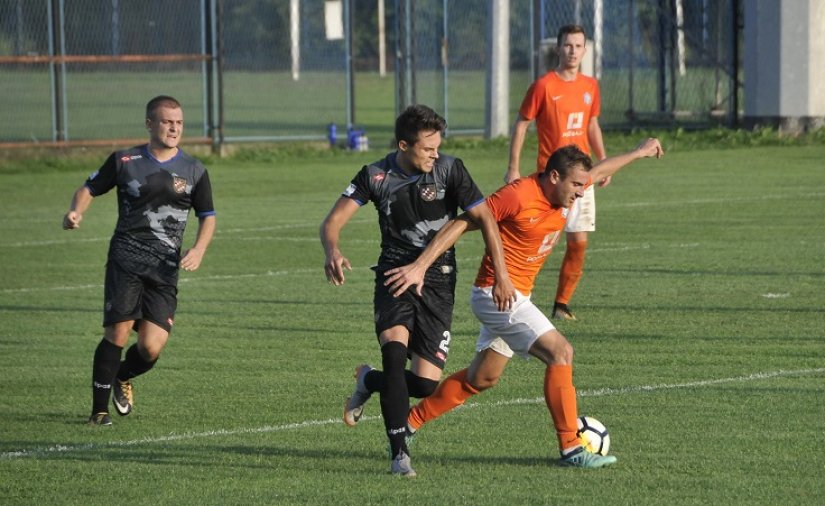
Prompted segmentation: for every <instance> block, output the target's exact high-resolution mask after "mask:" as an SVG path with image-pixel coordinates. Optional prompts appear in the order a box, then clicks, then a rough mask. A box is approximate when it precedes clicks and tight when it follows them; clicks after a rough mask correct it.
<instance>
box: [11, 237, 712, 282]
mask: <svg viewBox="0 0 825 506" xmlns="http://www.w3.org/2000/svg"><path fill="white" fill-rule="evenodd" d="M294 240H299V239H297V238H296V239H294ZM312 240H313V241H317V239H312ZM375 242H378V241H375ZM698 246H699V243H686V244H671V245H666V246H662V248H676V249H683V248H696V247H698ZM651 248H653V246H652V245H650V244H640V245H637V246H622V247H615V248H593V249H588V250H587V251H588V253H591V254H592V253H606V252H616V251H633V250H642V249H651ZM471 262H472V264H474V265H475V264H476V263H477V262H478V259H476V258H473V259H472V260H468V259H466V258H465V259H459V261H458V264H459V265H468V264H469V263H471ZM368 268H369V267H368V266H365V267H354V268H353V270H363V269H368ZM313 272H318V273H319V276H320V275H323V268H322V267H318V268H317V269H315V268H302V269H290V270H280V271H266V272H263V273H260V272H256V273H247V274H225V275H215V276H198V277H193V278H180V280H179V281H178V282H179V283H194V282H199V281H214V280H217V279H225V280H233V279H248V278H265V277H273V276H289V275H292V274H312V273H313ZM319 279H320V278H319ZM102 287H103V284H94V285H67V286H37V287H24V288H3V289H0V294H11V293H30V292H51V291H57V292H59V291H72V290H91V289H99V288H102Z"/></svg>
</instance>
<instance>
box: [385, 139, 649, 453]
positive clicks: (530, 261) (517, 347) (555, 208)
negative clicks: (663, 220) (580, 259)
mask: <svg viewBox="0 0 825 506" xmlns="http://www.w3.org/2000/svg"><path fill="white" fill-rule="evenodd" d="M662 154H663V151H662V146H661V145H660V144H659V141H658V140H656V139H648V140H646V141H644V142H642V143H641V144H640V145H639V146H638V147H637V148H636V149H635V150H633V151H631V152H629V153H625V154H623V155H619V156H615V157H612V158H607V159H605V160H603V161H602V162H601V163H599V164H598V165H596V166H595V167H592V170H591V164H592V161H591V158H590V156H588V155H586V154H585V153H583V152H582V151H581V150H579V149H578V148H577V147H575V146H565V147H563V148H560V149H558V150H556V151H555V152H554V153H553V155H552V156H551V157H550V159H549V161H548V163H547V169H546V170H545V171H544V172H542V173H539V174H533V175H532V176H529V177H525V178H521V179H519V180H517V181H516V182H514V183H512V184H509V185H507V186H504V187H503V188H500V189H499V190H498V191H496V192H495V193H494V194H492V195H491V196H489V197H488V198H487V207H489V208H490V211H491V212H492V213H493V216H494V217H495V219H496V221H497V222H498V227H499V233H500V235H501V240H502V246H503V248H504V260H505V263H506V264H507V272H508V274H509V275H510V280H511V281H512V283H513V285H514V286H515V287H516V290H517V292H516V302H515V303H514V304H513V305H512V307H511V308H510V309H509V310H505V311H501V310H499V308H498V307H497V306H496V304H495V302H494V300H493V294H492V288H493V284H494V279H495V278H494V277H493V273H494V270H493V268H492V263H491V257H490V255H489V254H486V255H485V256H484V258H483V259H482V261H481V267H480V268H479V271H478V276H477V277H476V280H475V286H473V289H472V295H471V306H472V309H473V312H474V313H475V315H476V317H477V318H478V319H479V321H480V322H481V330H480V332H479V336H478V341H477V342H476V356H475V358H474V359H473V361H472V363H471V364H470V366H469V367H468V368H466V369H462V370H461V371H458V372H457V373H455V374H453V375H451V376H450V377H448V378H447V379H445V380H444V381H443V382H441V384H439V386H438V388H437V389H436V391H435V392H434V393H433V394H432V395H430V396H429V397H427V398H425V399H423V400H421V401H420V402H419V403H418V404H417V405H416V406H414V407H413V408H412V409H411V410H410V414H409V417H408V418H407V433H408V434H412V433H414V432H415V431H416V430H418V429H419V428H420V427H421V426H422V425H423V424H424V423H426V422H428V421H430V420H432V419H434V418H437V417H439V416H441V415H442V414H444V413H446V412H448V411H450V410H452V409H453V408H455V407H457V406H459V405H461V404H463V403H464V402H465V401H466V400H467V399H468V398H470V397H471V396H473V395H475V394H477V393H479V392H481V391H483V390H486V389H488V388H491V387H493V386H494V385H495V384H496V383H497V382H498V380H499V378H500V377H501V375H502V374H503V373H504V368H505V367H506V365H507V363H508V362H509V360H510V358H512V357H513V355H514V354H518V355H520V356H522V357H525V358H526V357H529V356H530V355H532V356H534V357H537V358H538V359H539V360H541V361H542V362H544V363H545V364H546V365H547V368H546V372H545V376H544V399H545V402H546V403H547V408H548V409H549V410H550V415H551V417H552V419H553V424H554V426H555V429H556V434H557V436H558V442H559V449H560V451H561V463H562V464H564V465H569V466H575V467H585V468H597V467H603V466H607V465H610V464H613V463H614V462H616V458H615V457H614V456H612V455H608V456H602V455H596V454H592V453H590V452H587V451H585V450H584V447H583V446H582V443H581V440H580V439H579V436H578V434H577V433H576V430H577V425H576V418H577V417H578V410H577V405H576V389H575V387H574V386H573V347H572V346H571V345H570V343H569V342H568V341H567V339H566V338H565V337H564V336H563V335H562V334H561V333H560V332H559V331H558V330H556V328H555V327H554V326H553V324H552V323H551V322H550V320H549V319H548V318H547V316H545V315H544V314H543V313H542V312H541V311H540V310H539V308H538V307H536V306H535V305H534V304H533V302H532V301H531V300H530V294H531V292H532V289H533V284H534V282H535V279H536V276H537V275H538V273H539V271H540V270H541V267H542V265H543V264H544V261H545V259H546V258H547V256H548V255H550V252H551V251H552V249H553V245H554V244H555V243H556V241H557V240H558V238H559V235H560V234H561V231H562V230H563V229H564V226H565V222H566V221H567V217H568V215H569V208H570V207H571V206H572V205H573V204H574V203H575V201H576V200H578V199H579V198H581V196H582V195H583V193H584V191H585V189H587V187H589V186H590V185H592V183H593V181H599V180H601V179H603V178H605V177H609V176H611V175H612V174H613V173H615V172H616V171H618V170H619V169H621V168H622V167H624V166H625V165H627V164H629V163H630V162H632V161H633V160H636V159H638V158H642V157H652V156H655V157H657V158H659V157H661V156H662ZM474 228H476V226H475V224H474V222H472V220H471V219H470V218H468V217H467V216H466V214H464V215H461V216H459V217H458V218H457V219H455V220H453V221H451V222H450V223H448V224H447V225H445V227H444V228H442V230H441V232H439V234H438V235H437V236H436V237H435V239H434V240H433V241H432V242H431V243H430V246H428V247H427V249H425V251H424V252H423V253H422V255H421V257H419V258H432V257H433V255H435V254H437V253H438V252H439V251H443V250H442V249H441V248H443V249H446V248H448V247H449V246H450V245H452V244H453V243H455V241H457V240H458V237H459V236H460V235H461V234H462V233H463V232H464V231H466V230H471V229H474ZM431 248H432V249H433V251H428V250H430V249H431ZM416 262H419V261H418V260H417V261H416ZM420 270H421V266H417V267H415V268H413V267H412V264H411V265H408V266H404V267H400V268H396V269H392V270H390V271H388V272H387V275H388V276H389V278H388V279H387V281H386V283H387V284H388V285H389V286H390V289H391V291H392V292H393V293H394V294H396V295H398V294H400V293H403V292H404V291H405V290H407V289H408V288H409V287H411V286H413V285H417V287H418V289H420V287H421V285H422V284H423V277H421V276H420V275H418V276H413V275H411V273H413V272H418V271H420Z"/></svg>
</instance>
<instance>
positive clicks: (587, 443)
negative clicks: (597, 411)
mask: <svg viewBox="0 0 825 506" xmlns="http://www.w3.org/2000/svg"><path fill="white" fill-rule="evenodd" d="M577 422H578V425H579V437H580V438H581V440H582V443H583V444H584V448H585V449H586V450H587V451H589V452H590V453H596V454H599V455H607V452H608V451H609V450H610V434H609V433H608V432H607V427H605V426H604V424H603V423H602V422H600V421H598V420H596V419H595V418H593V417H591V416H580V417H579V419H578V420H577Z"/></svg>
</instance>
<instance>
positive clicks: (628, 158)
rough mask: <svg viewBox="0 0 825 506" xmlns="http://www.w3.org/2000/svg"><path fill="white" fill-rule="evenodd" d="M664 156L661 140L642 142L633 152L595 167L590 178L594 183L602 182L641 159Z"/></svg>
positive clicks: (602, 162) (606, 160) (615, 157)
mask: <svg viewBox="0 0 825 506" xmlns="http://www.w3.org/2000/svg"><path fill="white" fill-rule="evenodd" d="M664 154H665V151H664V150H663V149H662V145H661V144H660V143H659V139H654V138H650V139H647V140H644V141H642V142H641V143H640V144H639V145H638V146H636V149H634V150H633V151H629V152H627V153H623V154H621V155H616V156H611V157H610V158H605V159H604V160H602V161H601V162H599V163H598V164H596V165H595V166H594V167H593V169H592V170H591V171H590V177H591V179H593V181H601V180H602V179H604V178H606V177H609V176H612V175H613V174H615V173H616V172H618V171H619V170H620V169H621V168H622V167H624V166H625V165H627V164H629V163H631V162H633V161H635V160H638V159H639V158H652V157H656V158H661V157H662V156H664Z"/></svg>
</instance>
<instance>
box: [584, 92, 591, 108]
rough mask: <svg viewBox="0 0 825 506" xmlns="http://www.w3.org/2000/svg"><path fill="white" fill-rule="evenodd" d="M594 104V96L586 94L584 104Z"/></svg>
mask: <svg viewBox="0 0 825 506" xmlns="http://www.w3.org/2000/svg"><path fill="white" fill-rule="evenodd" d="M591 102H593V95H591V94H590V92H589V91H585V92H584V103H585V104H587V105H590V103H591Z"/></svg>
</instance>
